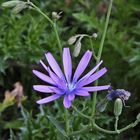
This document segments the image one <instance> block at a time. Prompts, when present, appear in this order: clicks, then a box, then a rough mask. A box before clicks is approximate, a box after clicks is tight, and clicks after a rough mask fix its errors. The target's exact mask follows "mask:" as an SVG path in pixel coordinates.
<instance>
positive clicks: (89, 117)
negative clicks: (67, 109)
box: [72, 105, 90, 119]
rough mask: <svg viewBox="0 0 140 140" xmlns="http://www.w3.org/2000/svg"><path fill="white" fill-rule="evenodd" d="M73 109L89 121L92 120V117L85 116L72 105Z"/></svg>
mask: <svg viewBox="0 0 140 140" xmlns="http://www.w3.org/2000/svg"><path fill="white" fill-rule="evenodd" d="M72 107H73V109H74V110H75V111H76V112H77V113H78V114H79V115H81V116H82V117H84V118H87V119H90V116H87V115H85V114H83V113H82V112H80V111H79V110H78V109H77V108H76V107H75V106H74V105H72Z"/></svg>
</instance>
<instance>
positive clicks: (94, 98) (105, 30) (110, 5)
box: [91, 0, 113, 118]
mask: <svg viewBox="0 0 140 140" xmlns="http://www.w3.org/2000/svg"><path fill="white" fill-rule="evenodd" d="M112 3H113V0H110V4H109V8H108V12H107V17H106V22H105V27H104V31H103V35H102V38H101V43H100V46H99V51H98V55H97V60H96V64H98V63H99V62H100V60H101V55H102V51H103V46H104V41H105V37H106V33H107V27H108V23H109V19H110V14H111V9H112ZM95 86H98V80H96V81H95ZM96 99H97V92H95V93H94V94H93V99H92V105H93V106H92V114H91V117H92V118H94V116H95V108H96Z"/></svg>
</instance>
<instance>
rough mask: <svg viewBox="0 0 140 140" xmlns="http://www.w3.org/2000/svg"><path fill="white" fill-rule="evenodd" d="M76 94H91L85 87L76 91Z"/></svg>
mask: <svg viewBox="0 0 140 140" xmlns="http://www.w3.org/2000/svg"><path fill="white" fill-rule="evenodd" d="M75 95H78V96H90V94H89V93H88V92H87V91H86V90H84V89H80V90H77V91H75Z"/></svg>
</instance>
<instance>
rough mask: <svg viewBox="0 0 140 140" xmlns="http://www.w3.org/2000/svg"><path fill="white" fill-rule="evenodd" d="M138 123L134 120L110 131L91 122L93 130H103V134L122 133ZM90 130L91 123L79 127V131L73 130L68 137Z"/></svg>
mask: <svg viewBox="0 0 140 140" xmlns="http://www.w3.org/2000/svg"><path fill="white" fill-rule="evenodd" d="M138 123H139V122H138V121H137V120H136V121H135V122H134V123H131V124H129V125H127V126H126V127H124V128H122V129H120V130H117V131H110V130H106V129H103V128H101V127H100V126H98V125H97V124H95V123H94V122H93V126H94V129H95V130H98V131H100V132H103V133H105V134H119V133H122V132H124V131H126V130H128V129H130V128H133V127H135V126H136V125H137V124H138ZM91 130H92V126H91V125H90V126H86V127H85V128H83V129H81V130H79V131H75V132H73V133H71V134H69V136H70V137H72V136H76V135H79V134H81V133H84V132H89V131H91Z"/></svg>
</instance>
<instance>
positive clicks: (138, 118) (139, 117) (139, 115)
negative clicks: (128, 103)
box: [136, 113, 140, 122]
mask: <svg viewBox="0 0 140 140" xmlns="http://www.w3.org/2000/svg"><path fill="white" fill-rule="evenodd" d="M136 118H137V121H138V122H140V113H139V114H138V115H137V117H136Z"/></svg>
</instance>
